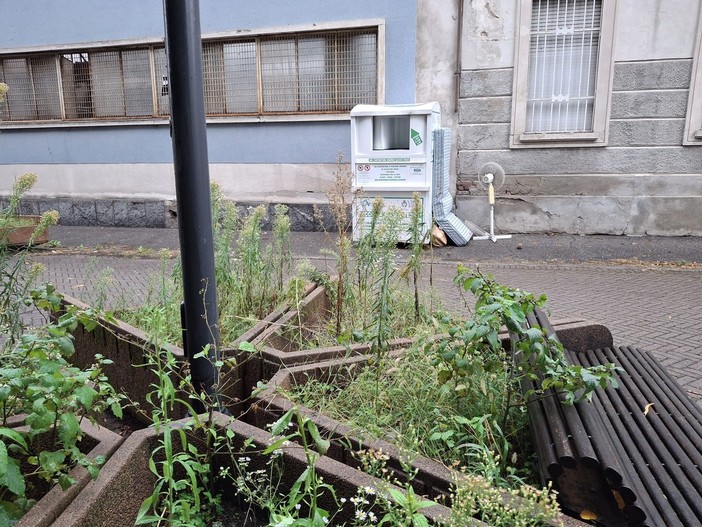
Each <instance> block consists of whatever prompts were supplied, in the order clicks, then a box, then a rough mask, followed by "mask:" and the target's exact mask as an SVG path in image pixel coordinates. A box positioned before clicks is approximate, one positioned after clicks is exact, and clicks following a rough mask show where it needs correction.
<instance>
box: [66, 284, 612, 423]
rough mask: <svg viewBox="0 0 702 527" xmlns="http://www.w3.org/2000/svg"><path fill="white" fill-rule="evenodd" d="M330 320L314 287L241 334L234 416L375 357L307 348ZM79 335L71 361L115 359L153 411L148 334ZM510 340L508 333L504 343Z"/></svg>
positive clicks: (578, 328)
mask: <svg viewBox="0 0 702 527" xmlns="http://www.w3.org/2000/svg"><path fill="white" fill-rule="evenodd" d="M63 304H64V305H65V306H69V305H73V306H76V307H78V308H86V307H88V306H87V305H86V304H84V303H82V302H80V301H79V300H76V299H74V298H71V297H69V296H65V297H64V299H63ZM330 316H331V309H330V305H329V300H328V297H327V295H326V292H325V289H324V288H323V287H319V286H318V287H310V288H308V290H307V291H306V295H305V298H304V300H303V301H302V302H301V303H300V304H299V306H298V307H297V308H291V307H290V306H288V305H284V306H281V307H280V308H278V309H276V310H275V311H273V312H272V313H271V314H270V315H268V316H267V317H266V318H265V319H263V320H262V321H260V322H259V323H257V324H255V325H254V326H253V327H252V328H251V329H249V330H248V331H247V332H246V333H244V334H243V335H241V337H239V339H238V340H237V341H236V342H235V345H234V346H233V348H232V349H224V350H222V356H223V357H224V358H227V357H234V358H235V359H236V361H235V366H233V367H227V368H226V369H223V370H222V372H221V385H222V390H223V394H224V397H223V400H224V402H225V405H226V406H227V408H228V409H229V411H230V412H231V413H232V414H233V415H241V414H242V413H243V412H245V411H247V410H248V407H249V403H248V402H247V401H248V400H249V398H250V396H251V392H252V390H253V389H254V388H255V387H256V386H257V385H258V383H259V382H260V381H267V380H269V379H271V378H272V377H273V376H274V375H275V374H276V373H277V372H278V371H280V370H281V369H285V368H290V367H293V366H297V365H301V364H309V363H314V362H320V361H327V360H333V359H338V358H344V357H353V356H361V355H364V354H367V353H368V352H369V350H370V345H369V344H350V345H347V346H329V347H320V348H308V349H303V348H301V347H300V345H299V343H300V342H304V341H305V340H306V339H307V338H308V337H310V336H312V335H314V334H315V333H316V332H318V331H320V330H321V329H323V328H324V326H326V325H327V324H328V322H329V317H330ZM553 325H554V328H555V329H556V330H557V333H558V336H559V338H560V339H561V342H562V343H563V345H564V346H565V347H566V348H568V349H571V350H574V351H577V350H587V349H595V348H598V347H607V346H611V345H612V335H611V333H610V332H609V330H607V328H606V327H604V326H602V325H599V324H591V323H585V322H584V321H582V320H579V319H564V320H561V321H555V322H554V323H553ZM73 336H74V339H75V350H76V351H75V354H74V355H73V356H72V357H71V361H72V362H73V363H74V364H76V365H77V366H79V367H87V366H89V365H91V364H93V363H94V361H95V355H96V354H98V353H99V354H101V355H103V356H104V357H105V358H107V359H110V360H112V361H113V364H112V365H108V366H105V368H104V371H105V374H106V375H107V377H108V379H109V381H110V383H111V384H112V386H114V387H115V389H117V390H118V391H121V392H124V393H126V394H127V395H128V396H129V398H130V399H131V400H132V401H134V402H136V403H138V404H139V405H140V406H141V407H142V408H144V409H146V410H148V409H149V408H150V406H149V403H148V402H147V395H148V394H149V392H151V391H152V390H153V387H152V386H151V385H152V384H153V383H154V382H156V380H157V379H156V377H155V375H154V374H153V373H152V372H151V370H150V369H149V368H148V366H147V364H148V360H147V354H148V353H153V352H154V346H153V344H152V342H151V340H150V339H149V337H148V335H146V334H145V333H144V332H143V331H141V330H140V329H138V328H136V327H134V326H131V325H130V324H127V323H125V322H122V321H119V320H115V321H108V320H105V319H102V320H101V322H100V326H99V327H97V328H95V329H94V330H93V331H91V332H88V331H85V330H84V329H83V328H79V329H78V330H77V331H76V332H75V333H74V335H73ZM300 337H301V338H300ZM439 337H440V336H438V337H434V338H439ZM507 338H508V336H507V335H506V334H505V335H504V339H507ZM413 340H414V339H411V338H401V339H393V340H391V341H389V342H388V347H389V349H390V350H394V349H402V348H406V347H408V346H410V345H411V344H412V342H413ZM241 342H249V343H251V344H253V345H254V346H255V348H256V350H257V352H256V353H247V352H243V351H240V350H239V349H238V346H239V344H240V343H241ZM169 349H170V351H171V353H172V354H173V356H174V357H175V359H176V361H177V362H178V363H179V364H182V365H183V367H185V364H186V361H185V359H186V357H185V352H184V350H183V349H182V348H179V347H177V346H169ZM174 381H175V379H174ZM181 412H182V413H181V414H179V415H180V416H181V417H182V416H184V415H185V414H184V413H183V412H184V409H181ZM137 417H138V418H140V419H141V420H142V421H145V422H147V419H145V416H143V415H138V414H137Z"/></svg>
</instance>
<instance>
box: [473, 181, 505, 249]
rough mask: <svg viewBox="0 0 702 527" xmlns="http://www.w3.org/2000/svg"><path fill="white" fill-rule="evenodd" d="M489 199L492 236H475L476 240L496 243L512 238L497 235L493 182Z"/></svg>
mask: <svg viewBox="0 0 702 527" xmlns="http://www.w3.org/2000/svg"><path fill="white" fill-rule="evenodd" d="M488 198H489V201H490V234H486V235H485V236H473V239H474V240H492V241H493V242H496V241H497V240H503V239H505V238H511V237H512V235H511V234H499V235H495V187H494V186H493V185H492V182H490V184H489V185H488Z"/></svg>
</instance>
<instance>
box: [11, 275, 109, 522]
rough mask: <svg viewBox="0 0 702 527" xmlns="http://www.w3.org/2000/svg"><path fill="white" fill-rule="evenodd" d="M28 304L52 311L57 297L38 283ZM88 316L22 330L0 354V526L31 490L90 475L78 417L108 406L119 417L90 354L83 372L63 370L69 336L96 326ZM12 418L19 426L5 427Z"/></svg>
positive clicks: (94, 467) (96, 462) (93, 463)
mask: <svg viewBox="0 0 702 527" xmlns="http://www.w3.org/2000/svg"><path fill="white" fill-rule="evenodd" d="M32 299H33V302H34V304H35V305H36V306H37V307H39V308H42V309H48V310H50V311H52V312H57V311H59V310H60V309H61V304H60V300H61V297H60V295H59V294H58V293H57V292H56V290H55V289H54V287H53V286H51V285H46V286H43V287H41V288H37V289H35V290H33V291H32ZM96 324H97V322H96V318H95V316H94V314H92V313H90V312H88V311H85V310H78V309H74V308H72V309H69V310H67V311H66V312H64V313H63V314H61V315H60V316H59V317H58V319H57V321H56V322H53V323H49V324H47V325H46V326H43V327H39V328H34V329H33V330H32V331H31V332H25V333H24V334H23V335H22V336H21V338H20V339H19V340H18V341H17V342H16V343H15V344H14V345H13V346H11V347H9V348H6V349H5V351H4V352H3V353H2V354H1V355H0V419H1V421H0V525H3V526H4V525H10V524H11V523H12V522H13V521H15V520H17V519H18V518H19V517H21V516H22V514H23V513H24V512H26V511H27V510H28V509H29V508H31V506H32V505H33V504H34V502H35V500H36V498H37V494H36V491H35V489H37V488H40V487H41V485H42V484H45V485H53V484H56V483H58V484H59V485H60V486H61V487H62V488H63V489H66V488H68V487H69V486H71V485H72V484H73V483H74V480H73V479H72V478H71V476H70V474H69V472H70V471H71V470H72V468H73V467H75V466H76V465H82V466H84V467H85V468H86V469H87V470H88V472H89V473H90V475H91V476H92V477H93V478H95V477H96V476H97V472H98V470H99V466H100V465H101V464H102V463H103V462H104V458H101V457H98V458H95V459H91V458H89V457H88V456H87V455H86V454H84V453H83V452H81V450H80V448H79V443H80V439H81V437H82V435H83V433H82V431H81V428H80V421H81V419H89V420H91V421H93V422H95V420H96V418H97V417H98V416H100V414H101V413H102V412H104V411H105V410H107V409H109V410H110V411H112V413H113V414H114V415H116V416H121V406H120V397H119V396H118V395H117V394H116V393H115V391H114V390H113V388H112V387H111V386H110V385H109V383H108V382H107V378H106V377H105V376H104V375H103V373H102V370H101V367H102V366H104V365H106V364H109V363H110V362H109V361H108V360H106V359H104V358H102V357H101V356H99V355H98V356H96V363H95V364H94V365H93V366H90V367H89V368H86V369H80V368H77V367H75V366H71V365H70V363H69V362H68V358H69V357H70V356H71V355H72V354H73V351H74V348H73V341H72V338H71V332H73V331H75V329H76V328H77V327H78V325H82V326H83V327H84V328H86V329H87V330H92V329H93V328H94V327H95V326H96ZM13 416H17V417H19V418H20V421H21V423H20V424H21V425H24V427H22V428H19V427H14V426H12V427H11V426H10V419H11V418H12V417H13Z"/></svg>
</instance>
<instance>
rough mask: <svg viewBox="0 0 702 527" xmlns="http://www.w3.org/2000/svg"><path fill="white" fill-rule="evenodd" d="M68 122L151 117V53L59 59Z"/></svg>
mask: <svg viewBox="0 0 702 527" xmlns="http://www.w3.org/2000/svg"><path fill="white" fill-rule="evenodd" d="M61 78H62V85H63V100H64V105H65V113H66V118H67V119H79V118H110V117H142V116H151V115H153V108H154V104H153V94H152V89H151V58H150V50H149V49H148V48H146V49H134V50H125V51H100V52H88V53H72V54H67V55H62V56H61Z"/></svg>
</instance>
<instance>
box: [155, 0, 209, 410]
mask: <svg viewBox="0 0 702 527" xmlns="http://www.w3.org/2000/svg"><path fill="white" fill-rule="evenodd" d="M163 9H164V16H165V28H166V51H167V55H168V80H167V83H168V90H169V94H170V102H171V138H172V141H173V162H174V167H175V183H176V199H177V202H178V229H179V235H180V254H181V259H182V267H183V297H184V302H183V305H182V312H181V314H182V317H181V318H182V323H183V329H184V347H185V350H186V353H187V355H188V360H189V361H190V372H191V376H192V380H193V384H194V385H195V387H196V389H197V390H198V392H199V393H202V392H206V393H208V394H214V393H215V391H216V385H217V383H218V373H217V369H216V368H215V364H214V363H215V360H216V358H217V354H218V350H219V328H218V320H217V288H216V283H215V264H214V241H213V232H212V213H211V210H210V180H209V166H208V159H207V130H206V122H205V97H204V89H203V79H202V41H201V32H200V7H199V1H198V0H164V1H163ZM208 345H209V352H208V354H207V356H204V357H200V358H197V359H195V358H194V356H195V355H197V354H199V353H200V352H202V351H203V350H204V349H205V348H206V347H207V346H208ZM198 406H199V408H196V411H202V410H203V409H204V407H203V405H198Z"/></svg>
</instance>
